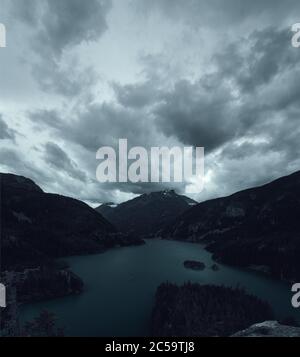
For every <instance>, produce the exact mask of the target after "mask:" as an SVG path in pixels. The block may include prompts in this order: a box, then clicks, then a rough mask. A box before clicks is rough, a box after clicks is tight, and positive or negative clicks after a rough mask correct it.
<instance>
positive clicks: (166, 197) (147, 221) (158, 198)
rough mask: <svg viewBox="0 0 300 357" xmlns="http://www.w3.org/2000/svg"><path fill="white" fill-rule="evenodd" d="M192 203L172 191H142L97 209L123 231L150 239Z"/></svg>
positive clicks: (190, 200) (192, 203)
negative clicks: (117, 203) (135, 196)
mask: <svg viewBox="0 0 300 357" xmlns="http://www.w3.org/2000/svg"><path fill="white" fill-rule="evenodd" d="M195 204H196V202H195V201H194V200H192V199H190V198H188V197H185V196H181V195H178V194H176V192H175V191H173V190H171V191H161V192H153V193H150V194H144V195H141V196H139V197H137V198H135V199H133V200H130V201H127V202H124V203H122V204H120V205H118V206H114V205H112V204H104V205H102V206H100V207H98V208H97V209H96V210H97V211H98V212H100V213H101V214H102V215H103V216H104V217H105V218H106V219H107V220H109V221H110V222H112V223H113V224H114V225H115V226H116V227H117V228H118V229H119V230H121V231H122V232H126V233H130V234H133V235H136V236H139V237H144V238H149V237H153V236H158V235H159V234H160V232H161V230H162V229H163V228H164V227H165V226H166V225H167V224H168V223H170V222H171V221H172V220H173V219H174V218H175V217H176V216H177V215H178V214H181V213H183V212H185V211H186V210H188V209H189V208H190V207H192V206H194V205H195Z"/></svg>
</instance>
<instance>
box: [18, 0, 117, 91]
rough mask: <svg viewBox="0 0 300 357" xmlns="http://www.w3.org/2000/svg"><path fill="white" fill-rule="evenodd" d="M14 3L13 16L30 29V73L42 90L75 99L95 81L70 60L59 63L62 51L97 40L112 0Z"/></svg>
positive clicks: (59, 0) (45, 0) (105, 24)
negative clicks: (32, 59) (31, 60)
mask: <svg viewBox="0 0 300 357" xmlns="http://www.w3.org/2000/svg"><path fill="white" fill-rule="evenodd" d="M21 3H22V4H21V5H20V0H14V1H13V14H15V15H16V16H17V17H18V18H19V19H20V20H21V21H23V22H25V23H26V24H27V25H29V26H30V27H31V29H32V32H33V36H32V39H31V50H32V52H33V54H34V56H35V58H36V60H34V61H33V62H34V63H33V64H32V74H33V76H34V78H35V79H36V80H37V82H38V83H39V84H40V86H41V88H42V89H43V90H44V91H46V92H47V91H48V92H53V93H55V94H62V95H64V96H68V97H74V96H76V95H79V94H80V93H81V92H84V91H86V90H88V89H89V88H90V87H91V86H92V85H93V84H95V82H96V80H97V76H96V74H95V71H94V70H93V69H92V68H89V67H88V68H81V67H80V65H79V64H78V63H77V62H76V61H74V60H73V62H71V63H68V65H63V64H62V60H63V59H62V57H63V54H64V52H65V51H67V50H69V49H71V48H72V47H74V46H76V45H79V44H81V43H84V42H85V43H87V42H90V41H96V40H98V39H99V38H100V36H101V35H102V34H103V33H104V32H105V31H106V29H107V22H106V16H107V14H108V12H109V10H110V8H111V0H89V1H82V0H41V1H36V0H34V1H29V2H28V6H26V5H27V1H26V5H25V2H24V1H22V0H21Z"/></svg>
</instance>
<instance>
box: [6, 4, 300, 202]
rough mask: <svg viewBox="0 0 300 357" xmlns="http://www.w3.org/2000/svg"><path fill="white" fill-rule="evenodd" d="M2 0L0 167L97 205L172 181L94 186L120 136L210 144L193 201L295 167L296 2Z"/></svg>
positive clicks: (299, 85)
mask: <svg viewBox="0 0 300 357" xmlns="http://www.w3.org/2000/svg"><path fill="white" fill-rule="evenodd" d="M0 3H1V4H2V5H3V6H2V9H3V14H4V15H3V16H4V18H3V20H2V19H1V17H0V22H2V21H3V22H5V21H6V22H7V23H6V25H7V28H8V30H9V31H8V33H9V41H8V43H9V46H8V47H7V48H6V49H1V51H0V75H1V78H2V81H1V82H0V90H1V93H4V94H3V97H2V99H1V98H0V112H1V113H2V114H1V116H0V145H1V146H0V150H1V151H0V164H1V169H2V170H3V171H12V172H15V173H19V174H23V175H26V176H28V177H31V178H33V179H35V180H36V181H37V183H38V184H40V185H41V186H42V187H43V188H44V189H46V190H47V191H52V192H59V193H62V194H66V195H70V196H73V197H77V198H80V199H83V200H86V201H89V202H93V203H95V204H96V203H100V202H104V201H122V200H125V199H128V198H131V197H133V196H134V195H135V194H140V193H143V192H150V191H152V190H160V189H165V188H167V187H168V186H169V185H166V184H164V185H161V184H131V183H128V184H124V183H123V184H99V183H98V182H97V181H96V177H95V173H96V167H97V164H98V163H97V161H96V151H97V150H98V148H99V147H101V146H104V145H110V146H112V147H114V148H117V144H118V140H119V139H121V138H127V139H128V143H129V146H136V145H142V146H144V147H145V148H150V147H152V146H174V145H180V146H183V145H185V146H204V147H205V151H206V170H205V190H204V191H203V192H202V193H201V194H200V195H196V196H194V198H196V199H198V200H204V199H207V198H211V197H216V196H220V195H224V194H229V193H232V192H234V191H237V190H239V189H243V188H246V187H249V186H252V185H257V184H262V183H264V182H267V181H269V180H271V179H274V178H276V177H279V176H282V175H284V174H287V173H290V172H292V171H296V170H299V168H300V159H299V157H300V156H299V154H300V141H299V135H300V125H299V116H300V101H299V98H300V82H299V80H298V78H299V76H300V50H299V49H295V48H293V47H292V46H291V38H292V32H291V26H292V24H293V23H295V22H300V19H299V18H297V16H299V13H300V4H299V2H298V1H296V0H287V1H285V2H283V1H281V0H257V1H256V0H255V1H251V2H245V1H244V0H226V1H225V0H211V1H208V0H207V1H205V0H186V1H185V0H152V1H148V0H114V1H110V0H89V1H81V0H41V1H38V0H26V4H25V2H24V1H23V0H13V1H7V0H0ZM297 14H298V15H297ZM3 68H5V70H4V69H3ZM24 153H26V154H25V155H24ZM171 186H172V188H175V189H177V190H178V191H179V192H184V189H185V186H186V183H183V184H180V185H171Z"/></svg>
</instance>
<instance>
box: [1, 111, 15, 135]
mask: <svg viewBox="0 0 300 357" xmlns="http://www.w3.org/2000/svg"><path fill="white" fill-rule="evenodd" d="M15 134H16V132H15V131H14V130H13V129H10V128H9V127H8V125H7V124H6V123H5V121H4V120H3V117H2V115H1V114H0V140H5V139H8V140H15Z"/></svg>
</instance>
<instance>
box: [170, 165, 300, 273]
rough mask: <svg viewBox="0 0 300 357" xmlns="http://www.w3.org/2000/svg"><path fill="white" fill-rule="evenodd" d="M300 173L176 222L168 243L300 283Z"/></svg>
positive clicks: (217, 202) (203, 205) (209, 204)
mask: <svg viewBox="0 0 300 357" xmlns="http://www.w3.org/2000/svg"><path fill="white" fill-rule="evenodd" d="M299 194H300V172H296V173H294V174H292V175H290V176H287V177H283V178H280V179H278V180H276V181H274V182H271V183H269V184H267V185H264V186H261V187H257V188H252V189H249V190H245V191H241V192H238V193H236V194H234V195H232V196H229V197H225V198H219V199H215V200H211V201H207V202H203V203H200V204H198V205H197V206H195V207H194V208H192V209H190V210H189V211H187V212H185V213H184V214H183V215H181V216H179V217H177V219H176V221H175V222H173V223H172V224H170V225H169V226H168V227H167V228H166V229H165V230H164V232H163V236H164V237H165V238H168V239H178V240H185V241H193V242H200V241H205V242H208V243H209V247H208V249H209V250H210V251H212V252H213V253H214V258H215V259H216V260H220V261H222V262H224V263H228V264H234V265H238V266H251V265H252V266H256V268H259V269H263V270H265V271H269V272H270V273H272V274H274V275H275V276H277V277H280V278H283V279H291V280H293V279H298V278H300V260H299V256H300V236H299V235H300V226H299V217H300V195H299Z"/></svg>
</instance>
